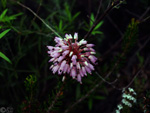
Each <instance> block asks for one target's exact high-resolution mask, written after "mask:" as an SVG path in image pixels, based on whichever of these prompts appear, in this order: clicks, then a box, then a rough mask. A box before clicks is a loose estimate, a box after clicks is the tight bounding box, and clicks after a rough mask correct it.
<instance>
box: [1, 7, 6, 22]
mask: <svg viewBox="0 0 150 113" xmlns="http://www.w3.org/2000/svg"><path fill="white" fill-rule="evenodd" d="M7 11H8V9H5V10H4V11H3V12H2V14H1V15H0V20H1V19H3V17H4V16H5V15H6V13H7Z"/></svg>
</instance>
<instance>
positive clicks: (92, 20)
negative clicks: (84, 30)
mask: <svg viewBox="0 0 150 113" xmlns="http://www.w3.org/2000/svg"><path fill="white" fill-rule="evenodd" d="M94 20H95V18H94V14H93V13H92V14H91V20H90V27H92V25H93V22H94Z"/></svg>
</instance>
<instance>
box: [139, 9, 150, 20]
mask: <svg viewBox="0 0 150 113" xmlns="http://www.w3.org/2000/svg"><path fill="white" fill-rule="evenodd" d="M149 11H150V7H148V8H147V9H146V11H145V12H144V13H143V14H142V16H141V17H140V18H139V21H142V20H143V18H144V16H145V15H146V14H147V13H148V12H149Z"/></svg>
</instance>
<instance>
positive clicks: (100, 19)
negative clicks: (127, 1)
mask: <svg viewBox="0 0 150 113" xmlns="http://www.w3.org/2000/svg"><path fill="white" fill-rule="evenodd" d="M118 4H120V2H119V1H117V2H114V4H112V5H111V6H110V7H109V8H108V9H106V10H105V12H104V13H103V15H102V16H101V17H100V18H99V19H98V20H97V21H95V23H94V24H93V26H92V27H91V28H90V30H89V32H88V33H87V34H86V35H85V36H84V39H86V38H87V37H88V36H89V35H90V34H91V32H92V31H93V30H94V28H95V27H96V25H97V24H98V23H99V22H100V21H102V20H103V19H104V17H105V16H106V15H107V14H108V13H109V12H110V11H111V10H112V9H113V8H114V7H115V6H117V5H118Z"/></svg>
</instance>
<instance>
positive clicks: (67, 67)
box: [47, 33, 97, 83]
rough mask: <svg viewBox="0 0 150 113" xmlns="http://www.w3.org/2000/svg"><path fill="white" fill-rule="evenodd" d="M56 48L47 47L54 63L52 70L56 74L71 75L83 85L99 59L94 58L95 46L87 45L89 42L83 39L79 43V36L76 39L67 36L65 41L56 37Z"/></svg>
mask: <svg viewBox="0 0 150 113" xmlns="http://www.w3.org/2000/svg"><path fill="white" fill-rule="evenodd" d="M54 41H55V42H56V45H55V47H53V46H47V48H48V49H49V51H48V54H49V55H50V57H51V59H50V60H49V62H53V65H52V66H51V67H50V69H51V70H52V71H53V73H54V74H55V73H56V72H58V74H59V75H61V74H65V73H67V74H69V75H70V76H71V77H72V78H73V79H76V80H77V81H78V82H80V83H82V81H81V79H82V77H84V76H87V73H89V74H91V72H92V70H94V66H93V65H95V64H97V63H96V61H97V58H96V57H95V56H94V54H95V50H94V49H93V48H92V47H93V46H94V44H87V41H86V40H84V39H82V40H81V41H79V42H78V34H77V33H75V34H74V37H72V36H71V34H66V35H65V38H64V39H61V38H59V37H55V39H54Z"/></svg>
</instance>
